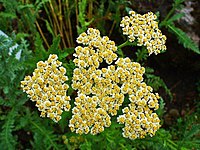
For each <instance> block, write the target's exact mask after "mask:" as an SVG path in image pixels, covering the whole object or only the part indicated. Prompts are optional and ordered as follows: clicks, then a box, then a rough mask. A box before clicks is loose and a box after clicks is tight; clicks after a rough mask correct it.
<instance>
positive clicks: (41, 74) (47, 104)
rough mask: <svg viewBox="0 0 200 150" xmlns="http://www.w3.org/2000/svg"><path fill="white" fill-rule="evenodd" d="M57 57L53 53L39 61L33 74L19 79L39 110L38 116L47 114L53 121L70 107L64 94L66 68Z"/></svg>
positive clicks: (66, 85)
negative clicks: (44, 59)
mask: <svg viewBox="0 0 200 150" xmlns="http://www.w3.org/2000/svg"><path fill="white" fill-rule="evenodd" d="M57 59H58V56H57V55H55V54H53V55H50V56H49V58H48V60H47V61H45V62H43V61H39V62H38V63H37V68H36V69H35V70H34V72H33V76H32V77H31V76H26V77H25V78H24V81H21V87H22V88H23V91H24V92H26V93H27V94H28V97H30V99H31V100H32V101H33V102H36V107H38V110H39V111H41V115H40V116H41V117H45V116H47V117H48V118H50V119H52V120H53V121H55V122H58V121H59V120H60V119H61V114H62V112H63V110H64V111H69V110H70V108H71V105H70V103H69V101H70V97H69V96H67V95H66V91H67V89H68V88H69V86H68V84H66V83H64V82H65V81H67V80H68V77H67V76H65V73H66V69H65V68H64V67H62V66H61V65H62V62H60V61H59V60H57Z"/></svg>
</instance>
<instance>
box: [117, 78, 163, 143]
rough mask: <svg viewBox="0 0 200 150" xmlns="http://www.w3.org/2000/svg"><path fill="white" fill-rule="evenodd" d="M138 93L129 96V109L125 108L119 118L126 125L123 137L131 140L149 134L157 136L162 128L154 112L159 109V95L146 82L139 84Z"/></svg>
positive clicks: (137, 86)
mask: <svg viewBox="0 0 200 150" xmlns="http://www.w3.org/2000/svg"><path fill="white" fill-rule="evenodd" d="M135 88H136V89H137V91H136V92H135V93H134V94H131V95H129V100H130V102H131V103H130V104H129V105H128V106H129V107H125V108H124V109H123V110H122V112H123V115H120V116H119V117H118V118H117V121H118V122H119V123H120V124H125V127H124V128H123V133H122V134H123V136H124V137H126V138H130V139H136V138H144V137H145V136H146V135H147V134H149V135H150V136H153V135H155V132H156V131H157V130H158V129H159V128H160V124H159V123H160V119H159V118H158V116H157V114H156V113H154V112H153V111H154V110H157V109H158V108H159V104H158V98H159V96H158V94H157V93H156V94H153V93H152V88H151V87H150V86H147V85H146V84H145V83H144V82H142V83H140V84H137V85H136V87H135Z"/></svg>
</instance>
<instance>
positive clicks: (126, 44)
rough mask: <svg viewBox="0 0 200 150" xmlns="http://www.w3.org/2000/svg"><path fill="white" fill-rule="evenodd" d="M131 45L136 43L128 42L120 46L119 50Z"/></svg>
mask: <svg viewBox="0 0 200 150" xmlns="http://www.w3.org/2000/svg"><path fill="white" fill-rule="evenodd" d="M129 45H135V43H131V42H129V41H126V42H124V43H122V44H121V45H119V46H118V47H117V48H118V49H121V48H122V47H125V46H129Z"/></svg>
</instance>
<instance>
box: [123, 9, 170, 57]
mask: <svg viewBox="0 0 200 150" xmlns="http://www.w3.org/2000/svg"><path fill="white" fill-rule="evenodd" d="M129 15H130V17H129V16H125V17H123V18H122V21H121V24H120V26H121V27H122V30H123V34H124V35H128V38H129V41H130V42H133V41H135V39H137V45H138V46H142V45H144V46H146V47H147V50H148V53H149V55H151V54H152V53H155V54H156V55H157V54H158V53H160V52H161V51H164V50H166V46H165V42H166V36H165V35H162V33H161V31H160V30H159V28H158V22H156V21H155V20H156V19H157V16H156V15H155V14H153V13H152V12H148V13H147V14H144V15H140V14H136V13H135V12H134V11H130V12H129Z"/></svg>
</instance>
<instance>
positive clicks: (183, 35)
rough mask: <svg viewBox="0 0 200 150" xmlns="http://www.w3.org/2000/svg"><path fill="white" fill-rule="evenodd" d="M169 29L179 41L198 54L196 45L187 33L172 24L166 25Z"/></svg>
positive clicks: (199, 51) (199, 52)
mask: <svg viewBox="0 0 200 150" xmlns="http://www.w3.org/2000/svg"><path fill="white" fill-rule="evenodd" d="M167 27H168V28H169V30H170V31H172V32H173V33H174V34H176V36H177V38H178V40H179V42H180V43H181V44H183V46H184V47H185V48H188V49H191V50H192V51H193V52H195V53H197V54H200V50H199V48H198V46H197V45H196V44H195V43H194V41H193V40H191V39H190V38H189V37H188V35H187V34H186V33H185V32H183V31H182V30H181V29H179V28H177V27H175V26H174V25H167Z"/></svg>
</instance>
